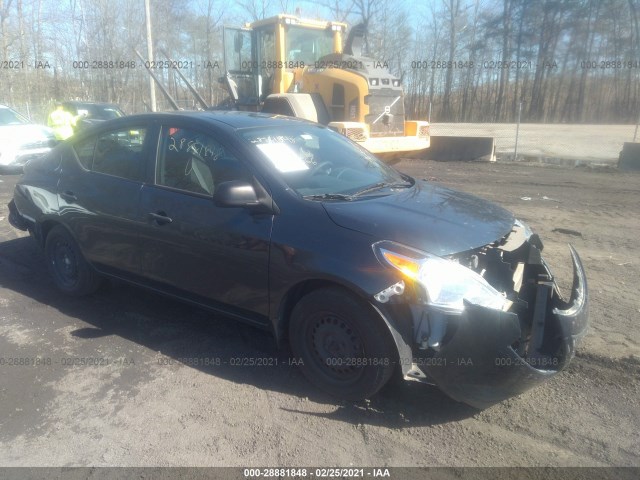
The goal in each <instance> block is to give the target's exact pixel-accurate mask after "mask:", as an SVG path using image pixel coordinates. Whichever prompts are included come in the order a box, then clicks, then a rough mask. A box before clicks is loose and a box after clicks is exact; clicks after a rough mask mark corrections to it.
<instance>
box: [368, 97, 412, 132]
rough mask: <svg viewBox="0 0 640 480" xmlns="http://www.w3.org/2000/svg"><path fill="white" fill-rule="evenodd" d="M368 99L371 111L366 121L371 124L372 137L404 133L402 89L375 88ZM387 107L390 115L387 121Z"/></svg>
mask: <svg viewBox="0 0 640 480" xmlns="http://www.w3.org/2000/svg"><path fill="white" fill-rule="evenodd" d="M398 97H400V98H398ZM367 101H368V102H367V103H368V105H369V112H370V113H369V115H366V116H365V122H366V123H367V124H368V125H369V126H370V134H371V136H372V137H382V136H402V135H404V117H405V115H404V98H403V95H402V91H400V90H392V89H383V90H379V91H378V90H373V91H370V93H369V95H368V96H367ZM394 102H395V103H394ZM386 109H387V110H388V113H389V114H390V117H389V119H388V121H387V122H386V123H385V118H384V116H385V110H386Z"/></svg>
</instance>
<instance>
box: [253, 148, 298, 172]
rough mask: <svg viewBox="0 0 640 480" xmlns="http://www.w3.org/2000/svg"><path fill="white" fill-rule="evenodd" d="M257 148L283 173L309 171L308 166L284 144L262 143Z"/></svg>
mask: <svg viewBox="0 0 640 480" xmlns="http://www.w3.org/2000/svg"><path fill="white" fill-rule="evenodd" d="M257 147H258V148H259V149H260V150H262V152H264V154H265V155H266V156H267V158H268V159H269V160H271V163H273V165H274V166H275V167H276V168H277V169H278V170H280V171H281V172H283V173H286V172H300V171H302V170H309V166H308V165H307V164H306V163H305V161H304V160H303V159H301V158H300V156H299V155H298V154H297V153H296V152H295V151H294V150H293V149H292V148H291V147H290V146H289V145H287V144H285V143H262V144H260V145H257Z"/></svg>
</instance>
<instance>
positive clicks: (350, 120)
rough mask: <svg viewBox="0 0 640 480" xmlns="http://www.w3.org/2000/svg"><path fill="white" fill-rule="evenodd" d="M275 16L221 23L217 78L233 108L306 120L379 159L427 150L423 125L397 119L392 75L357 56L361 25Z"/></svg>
mask: <svg viewBox="0 0 640 480" xmlns="http://www.w3.org/2000/svg"><path fill="white" fill-rule="evenodd" d="M346 28H347V26H346V24H344V23H340V22H325V21H317V20H307V19H301V18H299V17H297V16H293V15H277V16H275V17H272V18H268V19H265V20H260V21H257V22H253V23H250V24H247V25H246V26H245V27H244V28H230V27H225V28H224V33H223V36H224V61H225V67H226V74H225V76H224V77H223V81H224V82H225V83H226V86H227V88H228V90H229V92H230V95H231V98H232V100H233V102H234V103H235V106H236V108H238V109H241V110H251V111H262V112H267V113H277V114H281V115H289V116H296V117H302V118H306V119H308V120H312V121H316V122H319V123H322V124H325V125H327V126H329V128H332V129H334V130H336V131H337V132H340V133H342V134H344V135H346V136H347V137H348V138H350V139H351V140H353V141H356V142H358V143H359V144H360V145H362V146H363V147H365V148H366V149H368V150H369V151H371V152H372V153H375V154H376V155H378V156H379V157H381V158H383V159H387V160H394V159H398V158H401V157H406V156H410V155H413V154H416V153H418V152H422V151H424V150H426V149H427V148H428V147H429V140H430V135H429V123H428V122H426V121H413V120H406V119H405V112H404V93H403V90H402V85H401V81H400V79H398V78H396V77H394V76H393V75H391V73H390V72H389V70H388V67H387V65H386V64H385V62H381V61H376V60H374V59H371V58H368V57H365V56H364V55H363V53H362V44H363V38H364V33H365V31H364V28H363V27H362V26H356V27H353V28H352V29H351V32H350V34H349V37H348V38H347V40H346V42H345V45H344V49H343V36H344V33H345V31H346Z"/></svg>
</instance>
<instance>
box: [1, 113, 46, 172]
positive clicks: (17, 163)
mask: <svg viewBox="0 0 640 480" xmlns="http://www.w3.org/2000/svg"><path fill="white" fill-rule="evenodd" d="M56 143H57V141H56V138H55V135H54V134H53V130H52V129H50V128H49V127H45V126H44V125H36V124H35V123H33V122H31V121H30V120H29V119H28V118H26V117H24V116H23V115H20V114H19V113H18V112H16V111H15V110H13V109H11V108H9V107H7V106H5V105H0V173H13V172H21V171H22V167H23V166H24V165H25V164H26V163H27V162H28V161H29V160H31V159H32V158H37V157H40V156H42V155H44V154H46V153H48V152H49V151H50V150H51V148H52V147H53V146H54V145H55V144H56Z"/></svg>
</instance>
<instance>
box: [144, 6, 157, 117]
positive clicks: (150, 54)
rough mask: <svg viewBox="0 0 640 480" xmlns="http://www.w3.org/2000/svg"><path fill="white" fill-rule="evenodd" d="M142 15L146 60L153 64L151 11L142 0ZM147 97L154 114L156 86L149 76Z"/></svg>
mask: <svg viewBox="0 0 640 480" xmlns="http://www.w3.org/2000/svg"><path fill="white" fill-rule="evenodd" d="M144 13H145V17H146V20H147V59H148V60H149V62H153V42H152V40H151V9H150V7H149V0H144ZM151 65H152V64H151ZM149 96H150V97H151V111H152V112H155V111H156V85H155V83H154V80H153V78H151V76H149Z"/></svg>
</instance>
